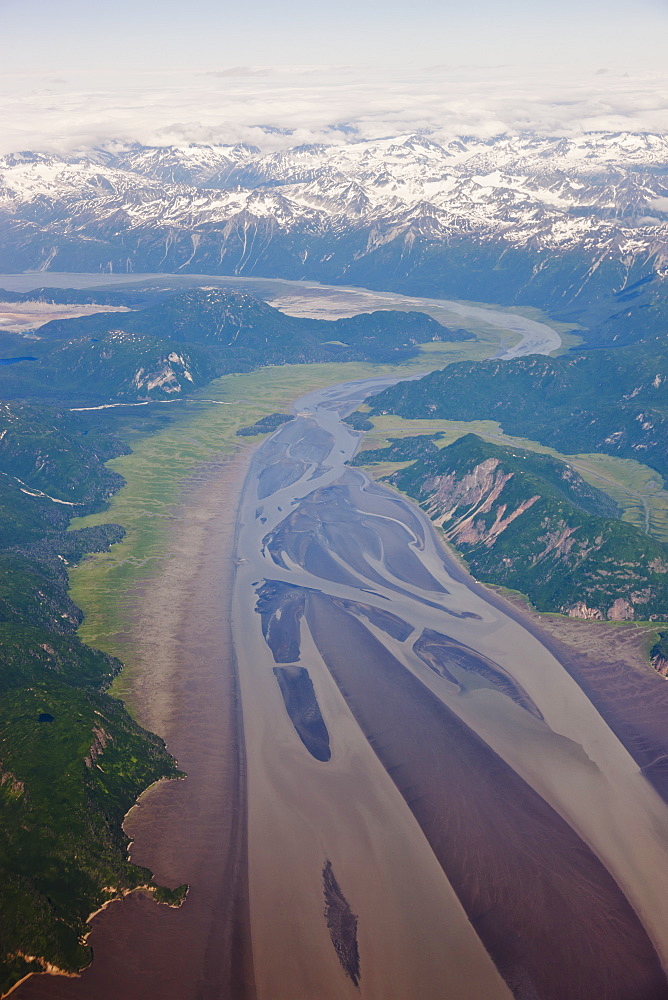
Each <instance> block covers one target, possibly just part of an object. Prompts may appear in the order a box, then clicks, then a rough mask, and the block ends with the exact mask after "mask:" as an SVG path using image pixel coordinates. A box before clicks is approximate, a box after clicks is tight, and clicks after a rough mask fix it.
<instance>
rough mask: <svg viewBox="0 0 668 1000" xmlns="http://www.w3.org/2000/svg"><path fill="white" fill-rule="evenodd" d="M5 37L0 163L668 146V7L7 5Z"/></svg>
mask: <svg viewBox="0 0 668 1000" xmlns="http://www.w3.org/2000/svg"><path fill="white" fill-rule="evenodd" d="M0 32H2V37H3V40H4V42H5V44H4V45H3V60H2V66H1V69H0V91H1V93H0V152H2V151H7V150H10V149H17V148H26V147H28V148H29V147H37V148H58V147H61V148H72V147H73V146H77V145H78V144H86V143H88V142H94V141H100V142H104V141H108V140H110V139H115V138H117V139H120V140H125V139H137V140H141V141H149V140H150V141H175V140H178V139H181V140H186V141H187V140H200V141H211V140H219V141H230V140H234V139H236V138H244V139H251V140H253V139H257V135H256V129H257V126H259V125H263V124H264V125H266V124H269V125H275V126H278V127H282V128H291V129H295V130H296V132H295V134H296V135H297V136H298V138H302V139H309V138H314V137H318V136H320V134H321V132H322V131H323V130H325V133H326V130H327V126H328V125H331V124H335V123H337V122H350V121H354V122H355V124H356V125H357V126H358V127H359V129H360V134H370V135H371V134H382V133H383V132H384V131H385V132H387V131H393V130H397V129H412V128H413V127H416V128H419V127H422V128H436V129H437V130H438V129H441V128H442V129H445V130H446V131H447V132H452V131H467V130H470V131H476V132H482V133H486V134H493V133H494V132H495V131H503V130H504V129H521V128H538V129H540V130H543V131H545V130H551V131H555V130H556V131H559V130H576V129H580V128H598V127H601V128H635V129H638V130H642V129H647V130H660V131H668V117H667V111H666V98H665V94H666V92H667V90H666V88H667V85H668V72H667V71H666V64H667V63H668V60H667V59H666V55H667V53H668V45H667V42H668V0H633V4H631V3H630V2H625V3H622V2H620V0H607V2H603V0H559V2H556V0H548V2H545V0H533V2H528V0H504V2H499V0H471V2H468V3H465V2H463V0H457V2H456V3H455V2H453V0H440V2H436V0H410V2H406V0H384V2H380V0H337V2H336V3H331V2H330V3H328V4H324V3H322V2H320V3H318V2H317V0H315V2H314V0H311V2H307V0H280V2H279V0H254V2H250V3H249V2H239V0H236V2H234V3H230V2H228V0H225V2H216V0H187V2H186V0H112V2H111V3H109V4H101V3H96V2H95V0H0ZM263 134H264V133H263ZM270 141H271V142H274V143H277V142H280V141H282V140H280V139H277V138H276V137H274V138H273V139H271V140H270Z"/></svg>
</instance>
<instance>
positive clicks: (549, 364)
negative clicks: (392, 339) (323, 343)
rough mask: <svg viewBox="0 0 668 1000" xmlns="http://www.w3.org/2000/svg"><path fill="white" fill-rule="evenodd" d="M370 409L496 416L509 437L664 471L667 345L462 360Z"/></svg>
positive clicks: (667, 457)
mask: <svg viewBox="0 0 668 1000" xmlns="http://www.w3.org/2000/svg"><path fill="white" fill-rule="evenodd" d="M370 411H371V413H372V414H380V413H396V414H399V415H400V416H403V417H412V418H416V417H420V418H424V417H427V418H440V419H445V420H496V421H498V422H499V423H500V424H501V425H502V427H503V429H504V431H505V432H506V433H507V434H512V435H515V436H518V437H527V438H531V439H532V440H534V441H540V442H541V444H545V445H549V446H551V447H552V448H555V449H556V450H557V451H561V452H566V453H567V454H573V453H575V452H595V451H600V452H604V453H605V454H608V455H619V456H621V457H623V458H635V459H637V460H638V461H640V462H643V463H644V464H646V465H650V466H652V467H653V468H655V469H657V470H658V471H659V472H660V473H661V474H662V475H668V347H667V346H666V343H665V338H662V339H661V340H653V341H649V342H647V343H644V344H637V345H635V346H633V347H624V348H615V349H612V350H598V351H589V352H587V353H584V352H577V353H572V354H571V353H569V354H564V355H562V356H561V357H558V358H548V357H542V356H537V355H533V356H529V357H525V358H517V359H515V360H513V361H498V360H491V361H481V362H459V363H457V364H453V365H450V366H449V367H448V368H446V369H444V370H443V371H438V372H432V373H431V374H430V375H426V376H425V377H424V378H422V379H420V380H419V381H417V382H404V383H403V384H398V385H396V386H392V387H391V388H389V389H386V390H385V391H384V392H381V393H379V394H378V395H377V396H375V397H374V398H373V399H371V400H370Z"/></svg>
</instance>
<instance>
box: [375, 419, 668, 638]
mask: <svg viewBox="0 0 668 1000" xmlns="http://www.w3.org/2000/svg"><path fill="white" fill-rule="evenodd" d="M416 454H417V455H419V457H418V458H417V460H416V461H414V462H413V463H412V464H411V465H410V466H408V467H407V468H404V469H402V470H400V471H398V472H395V473H393V474H391V475H390V476H389V477H388V480H389V482H391V483H393V484H394V485H396V486H398V487H399V489H401V490H403V491H404V492H406V493H408V494H409V496H412V497H414V498H415V499H417V500H418V501H419V502H420V504H421V506H422V507H424V508H425V510H426V511H427V512H428V514H429V515H430V517H431V518H432V520H434V522H435V523H436V524H437V525H438V526H439V527H441V528H442V529H443V531H444V534H445V537H446V539H447V540H448V541H449V542H451V543H452V544H453V545H454V546H455V547H456V548H457V549H458V550H459V551H460V552H461V553H462V554H463V555H464V557H465V558H466V560H467V561H468V563H469V565H470V567H471V572H472V573H473V574H474V576H476V577H477V578H479V579H481V580H483V581H486V582H490V583H496V584H502V585H503V586H505V587H510V588H511V589H513V590H519V591H521V592H522V593H524V594H527V595H528V596H529V597H530V599H531V601H532V602H533V604H534V605H535V606H536V607H537V608H538V609H539V610H541V611H559V612H562V613H565V614H569V615H572V616H574V617H580V618H596V619H604V618H611V619H615V620H621V619H627V618H641V619H648V618H658V619H661V620H663V619H668V547H666V546H664V545H661V544H660V543H659V542H656V541H654V540H653V539H651V538H649V537H648V536H647V535H644V534H643V533H642V532H640V531H639V530H638V529H637V528H635V527H634V526H632V525H630V524H627V523H625V522H623V521H619V520H617V519H615V517H614V515H615V510H614V505H611V503H610V501H609V499H608V498H607V497H605V496H604V495H603V494H601V493H600V491H598V490H595V489H594V488H593V487H591V486H588V485H587V484H586V483H585V482H584V480H582V479H581V477H580V476H579V475H578V473H577V472H575V470H574V469H572V468H571V467H570V466H567V465H565V464H564V463H563V462H558V461H556V460H555V459H553V458H550V457H548V456H547V455H538V454H536V453H534V452H527V451H520V450H518V449H514V448H512V449H511V448H503V447H498V446H496V445H491V444H488V443H486V442H484V441H483V440H482V439H481V438H479V437H477V436H476V435H474V434H468V435H466V436H465V437H462V438H459V439H458V440H457V441H455V442H454V443H453V444H451V445H449V446H448V447H446V448H443V449H439V448H437V447H436V446H435V445H434V444H433V443H431V447H430V446H429V443H427V442H425V440H424V439H411V438H406V439H404V440H401V441H396V442H394V445H393V446H391V447H390V448H386V449H381V450H379V451H377V452H375V451H364V452H362V453H360V455H359V456H358V458H357V464H362V463H364V464H370V463H373V462H374V461H388V460H390V461H403V460H406V459H413V458H414V457H415V455H416ZM617 513H618V512H617ZM611 514H612V515H613V516H612V517H611V516H610V515H611Z"/></svg>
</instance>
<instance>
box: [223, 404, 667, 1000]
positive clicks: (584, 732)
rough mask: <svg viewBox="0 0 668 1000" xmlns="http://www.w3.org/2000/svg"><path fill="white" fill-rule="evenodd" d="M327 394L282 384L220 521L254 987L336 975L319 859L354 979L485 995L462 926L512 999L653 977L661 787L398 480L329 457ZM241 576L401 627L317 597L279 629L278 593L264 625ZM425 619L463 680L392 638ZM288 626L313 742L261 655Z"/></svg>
mask: <svg viewBox="0 0 668 1000" xmlns="http://www.w3.org/2000/svg"><path fill="white" fill-rule="evenodd" d="M354 391H355V390H354V388H351V389H350V390H349V393H350V395H353V394H354ZM357 391H359V390H357ZM338 393H339V396H338V397H337V390H329V392H325V393H321V394H317V395H316V394H313V395H312V396H311V397H307V398H306V399H305V400H302V401H300V407H301V413H300V418H299V420H298V421H295V422H294V423H293V425H287V426H286V428H285V429H282V430H281V431H279V432H277V434H276V435H274V436H273V438H272V439H271V440H270V441H269V443H268V446H267V449H266V452H265V451H261V452H260V453H259V454H258V458H257V465H256V467H255V468H254V470H253V471H252V472H251V475H250V476H249V482H248V485H247V498H246V502H245V505H244V513H243V516H242V524H241V530H240V535H239V548H238V554H239V556H241V557H242V558H243V559H244V560H245V561H244V562H243V564H242V565H241V566H240V568H239V571H238V573H237V579H236V583H235V588H236V591H237V594H236V595H235V603H234V619H235V635H236V636H237V637H238V638H237V645H238V649H239V671H240V681H241V690H242V700H243V704H244V717H245V726H246V734H247V737H248V788H249V866H250V867H249V877H250V906H251V928H252V935H253V943H254V955H255V970H256V984H257V989H258V997H259V998H260V1000H265V998H266V1000H282V998H283V997H284V998H285V1000H288V998H289V997H294V996H299V997H301V996H305V997H309V996H314V997H318V998H319V997H321V996H322V997H323V998H328V997H330V996H331V997H332V998H334V997H339V996H341V997H345V996H347V995H348V994H347V993H346V990H347V989H351V988H352V983H351V981H350V980H349V979H347V978H346V977H345V973H344V972H343V970H342V968H341V965H340V964H339V963H338V959H337V957H336V952H335V949H334V948H333V947H332V942H331V940H330V937H329V934H328V932H327V927H326V922H325V920H324V919H323V899H322V890H321V885H320V873H321V871H322V867H323V864H324V863H326V861H327V860H331V863H332V866H333V872H334V874H335V877H336V879H337V884H338V885H339V886H340V890H341V893H342V895H343V896H344V897H345V899H346V900H347V901H348V904H349V906H350V911H351V913H352V914H354V915H355V916H356V917H357V919H358V939H359V954H360V980H359V990H360V994H361V995H362V996H363V997H367V996H368V997H376V996H377V997H383V998H392V1000H394V998H403V997H406V998H409V997H411V998H412V997H415V996H419V997H432V996H433V997H443V996H452V997H459V996H462V997H464V996H469V995H471V994H472V995H473V996H476V997H485V998H486V1000H487V997H490V996H495V995H497V993H498V991H499V990H502V989H504V986H503V984H501V983H499V981H498V980H497V981H496V982H495V983H494V985H493V986H492V985H491V984H490V985H487V986H482V985H481V983H480V982H479V981H478V982H475V981H474V980H473V979H472V974H473V972H475V973H476V974H478V975H479V974H481V973H486V974H489V966H488V965H485V964H483V963H482V962H481V961H479V960H475V959H474V958H473V955H474V951H475V948H476V946H478V947H479V945H480V943H481V941H483V942H484V943H485V945H486V947H487V948H488V949H490V951H491V952H492V953H493V955H494V958H495V961H496V963H497V967H498V969H500V970H502V971H503V974H504V976H505V977H506V979H507V981H508V983H512V986H513V989H515V990H516V991H517V994H516V995H517V996H520V997H522V998H524V997H527V998H529V997H531V998H533V997H541V998H543V997H546V998H547V997H549V998H550V1000H562V998H566V997H568V998H569V1000H573V998H576V997H577V998H578V1000H590V998H591V997H593V996H596V998H597V1000H608V998H615V1000H641V998H642V1000H659V998H661V1000H663V998H665V997H666V996H667V995H668V985H667V984H666V979H665V975H664V974H663V972H662V971H661V967H660V964H659V961H658V959H657V954H656V953H655V951H654V948H655V949H656V951H657V952H658V953H659V955H660V956H661V958H662V959H663V960H664V962H665V963H667V964H668V936H667V934H666V927H667V926H668V891H667V890H668V884H667V881H666V879H667V876H668V864H667V860H668V853H667V846H668V811H667V810H666V806H665V804H664V803H663V802H662V801H661V800H660V798H659V796H658V795H657V793H656V791H655V790H654V789H653V788H652V787H651V785H650V784H649V783H648V782H647V781H646V780H645V778H644V777H643V775H642V774H641V772H640V771H639V768H638V765H637V763H636V761H634V759H633V757H632V756H631V754H630V753H629V749H628V748H627V746H625V745H624V744H623V742H622V741H620V738H619V736H618V735H616V734H615V732H613V730H612V729H611V728H610V726H609V725H607V724H606V721H605V720H604V719H603V718H602V717H601V714H599V711H597V707H596V705H595V704H592V701H591V700H590V698H589V697H588V696H587V693H586V692H585V691H584V690H583V687H584V685H583V687H581V686H580V685H579V684H578V683H577V682H576V677H575V674H574V672H571V676H569V670H568V669H564V667H565V664H563V663H562V662H560V659H559V658H558V657H557V656H555V655H554V654H553V652H552V651H551V649H550V648H548V645H546V644H545V643H543V642H542V641H541V640H540V637H539V634H538V631H537V630H536V629H535V628H531V627H528V628H527V627H526V626H527V625H530V623H529V622H528V621H526V620H523V619H522V616H521V614H519V613H518V612H515V611H514V610H513V609H511V608H507V607H504V605H503V602H502V601H500V600H497V599H496V598H495V597H494V596H493V595H490V594H489V592H488V591H486V590H485V589H484V588H482V587H480V586H479V585H476V584H475V583H474V582H473V581H472V580H471V579H470V577H468V575H467V574H466V573H464V572H463V571H462V570H461V569H460V568H459V567H458V565H457V564H456V563H454V562H453V561H452V559H451V558H449V556H448V555H447V553H446V552H445V550H444V549H443V548H442V546H441V545H440V543H439V542H438V539H437V537H436V534H435V531H434V529H433V527H432V526H431V525H430V524H429V522H428V521H426V519H425V518H424V517H423V516H422V515H420V514H419V512H418V511H417V510H416V508H415V507H414V506H413V505H412V504H411V503H410V502H408V501H407V500H405V499H404V498H402V497H399V496H397V495H393V494H391V493H390V492H389V491H387V490H386V489H384V488H382V487H378V486H377V485H374V484H372V483H370V482H369V480H368V479H367V477H366V476H364V475H363V474H362V473H361V472H359V471H357V470H354V471H353V470H348V471H345V472H344V471H343V465H342V462H343V461H344V459H345V456H346V455H347V454H350V453H352V450H354V443H355V441H354V439H355V436H354V435H353V434H351V432H350V431H349V430H346V429H345V428H342V427H341V425H340V424H339V423H338V417H337V410H338V409H340V407H341V405H345V403H343V404H342V402H341V401H342V400H345V390H341V388H339V390H338ZM320 403H323V404H324V405H325V409H324V410H323V408H322V406H320ZM319 406H320V408H318V407H319ZM311 412H313V413H314V414H315V420H316V423H317V424H318V425H319V426H320V427H321V428H322V429H324V430H325V431H326V432H327V433H328V434H330V435H331V437H332V447H331V452H330V455H329V456H328V457H327V459H326V461H325V462H324V463H323V462H322V456H318V461H319V463H320V464H319V466H318V468H317V469H315V468H312V467H310V468H309V467H308V466H309V461H311V462H313V461H314V460H313V459H309V458H308V457H307V452H308V449H309V446H310V428H311V425H312V423H313V418H311V417H310V416H309V413H311ZM300 428H301V430H300ZM320 436H321V437H322V435H320ZM342 455H343V458H342V457H341V456H342ZM305 462H306V464H307V469H306V471H305V473H304V476H303V478H302V479H299V480H297V478H296V477H297V474H299V473H300V472H301V471H302V470H303V464H304V463H305ZM272 463H274V464H275V470H276V474H274V473H273V472H272V471H271V469H269V470H267V465H268V464H269V465H271V464H272ZM291 465H292V467H293V469H294V472H295V475H294V476H290V475H286V473H287V472H289V471H290V468H291ZM260 474H261V478H260ZM290 480H294V482H293V485H290V486H286V485H285V484H286V483H287V482H288V481H290ZM254 484H256V485H254ZM257 484H261V488H258V485H257ZM260 495H261V497H262V499H260ZM304 497H307V499H303V498H304ZM262 579H274V580H276V581H279V582H280V581H282V582H283V583H286V584H292V585H293V586H295V585H297V586H300V587H305V588H311V589H312V590H315V591H323V592H324V593H326V594H329V595H331V596H332V597H335V598H337V599H338V600H339V602H341V600H343V601H350V602H355V601H360V600H361V599H362V600H363V601H364V602H368V604H369V605H373V606H375V607H376V608H377V609H383V610H390V609H391V610H392V612H394V613H395V614H396V615H397V616H398V617H399V618H400V619H402V620H403V621H404V622H410V623H411V624H412V625H413V626H414V628H415V632H414V634H413V635H412V636H411V637H406V635H405V632H404V633H403V639H402V634H401V633H400V631H398V632H397V636H394V637H393V635H392V634H391V633H388V632H387V631H385V630H384V629H383V628H382V626H383V624H384V623H383V622H382V620H381V619H378V621H377V622H376V623H373V622H372V621H370V620H368V615H367V616H366V618H367V621H368V624H367V621H365V622H364V629H363V630H362V631H360V629H359V628H358V627H357V626H356V624H355V621H354V619H353V622H352V624H351V623H349V622H347V621H346V618H347V616H346V614H344V613H342V612H341V611H339V610H334V607H335V608H337V609H340V607H341V604H340V603H339V604H338V605H334V606H332V605H331V604H330V605H329V607H330V611H329V612H328V613H327V614H324V613H320V615H319V617H318V616H316V617H313V614H314V613H313V612H310V613H309V614H308V615H307V619H308V620H307V624H304V623H302V627H301V643H300V645H301V648H300V649H299V647H295V645H294V637H292V638H291V636H292V632H293V630H294V627H293V624H292V622H293V621H294V620H295V618H294V613H293V610H292V603H294V602H291V603H290V605H289V607H290V610H288V604H286V605H285V611H286V619H285V621H284V620H283V617H282V612H281V617H280V618H279V619H278V621H279V626H280V627H279V628H278V629H277V630H276V636H275V641H274V638H273V637H272V635H273V633H268V638H267V640H265V638H264V637H263V635H262V630H261V626H260V621H259V618H260V616H259V615H257V614H255V613H254V612H253V611H252V610H251V609H252V604H253V594H254V591H255V588H256V586H257V582H258V581H261V580H262ZM362 594H364V597H363V598H362V597H361V595H362ZM314 600H315V599H314ZM311 603H313V601H312V600H311V599H310V598H309V605H310V604H311ZM314 607H318V605H317V603H316V604H315V605H314ZM352 613H353V614H355V610H354V608H352ZM332 622H335V623H336V624H335V625H332ZM314 629H315V631H314ZM424 629H430V630H433V631H434V632H439V633H441V634H443V635H445V636H450V637H451V640H447V641H446V645H447V643H448V642H450V648H452V643H453V642H454V644H455V645H456V644H457V643H459V644H462V646H468V647H469V650H470V651H472V652H470V653H469V654H467V655H468V659H469V661H471V662H476V663H477V668H476V669H470V666H469V667H467V657H462V656H461V655H460V656H459V657H458V658H456V659H455V662H454V663H453V669H454V670H456V671H457V680H458V681H460V680H461V684H460V683H453V682H452V680H451V679H448V678H447V676H446V675H445V674H444V675H439V674H438V673H437V672H435V671H434V670H433V669H431V668H430V666H429V663H428V662H425V660H424V659H422V658H421V657H420V656H419V655H418V654H417V652H416V651H414V650H413V647H412V644H413V642H414V641H415V640H416V639H417V638H418V637H419V635H420V634H421V633H422V631H423V630H424ZM367 634H368V635H371V636H375V637H376V640H377V645H376V646H373V643H371V644H369V643H370V642H371V640H365V639H364V638H363V637H364V635H367ZM314 639H315V641H314ZM270 640H271V641H270ZM268 643H269V645H268ZM295 648H296V652H295V653H291V654H290V655H293V656H295V657H296V656H298V657H299V660H298V662H299V663H300V664H301V665H303V666H304V667H306V668H307V669H308V671H309V674H310V676H311V678H312V680H313V684H314V688H315V694H316V697H317V700H318V704H319V707H320V710H321V712H322V717H323V719H324V722H325V724H326V726H327V728H328V731H329V733H330V738H331V746H332V759H331V761H330V762H328V763H321V762H317V761H315V760H314V759H313V758H312V757H311V756H310V755H308V753H307V751H306V750H305V748H304V746H303V745H302V744H301V742H300V741H299V739H298V736H297V734H296V732H295V729H294V727H293V726H292V725H291V723H290V720H289V718H288V715H287V712H286V710H285V706H284V704H283V703H282V699H281V697H280V693H279V691H278V686H277V684H276V682H275V679H274V677H273V665H274V662H275V660H274V657H275V656H276V654H277V653H279V654H280V656H281V662H284V660H283V656H284V655H285V650H287V649H295ZM460 648H461V647H460ZM372 650H376V652H375V653H372ZM382 650H385V653H384V654H382V653H381V651H382ZM473 653H477V654H482V655H481V656H480V655H479V656H478V659H477V661H475V656H473V655H472V654H473ZM323 656H324V659H323ZM374 657H375V659H374ZM383 657H384V659H383ZM451 660H452V657H451ZM325 661H327V662H326V664H325ZM383 662H384V663H385V667H384V666H383ZM494 664H497V665H498V668H499V669H498V671H496V673H495V672H494V670H493V665H494ZM490 674H492V675H493V683H492V681H491V680H490ZM600 681H601V685H602V687H603V688H605V687H606V679H605V677H604V676H601V678H600ZM607 694H608V695H611V694H614V692H612V693H611V692H610V691H608V692H607ZM396 695H398V699H397V698H395V696H396ZM434 696H435V698H434ZM393 699H394V700H393ZM430 699H432V700H430ZM421 705H422V706H423V707H422V708H421V707H420V706H421ZM439 705H440V706H441V707H438V706H439ZM428 706H430V707H428ZM444 709H447V711H445V710H444ZM449 713H451V714H449ZM448 719H449V720H450V721H449V722H448ZM459 720H461V722H460V721H459ZM462 724H463V727H462ZM439 733H440V734H441V736H440V737H439ZM467 733H468V734H469V735H466V734H467ZM369 747H371V748H372V749H373V750H374V757H375V762H374V761H373V760H371V759H369V757H368V749H369ZM423 755H424V756H423ZM439 761H440V762H441V763H440V764H439ZM379 765H383V766H381V767H379ZM449 767H451V768H452V770H453V772H454V773H453V774H450V773H449ZM390 777H391V780H392V785H391V786H390V785H388V778H390ZM476 789H477V791H476ZM504 789H505V791H504ZM397 792H399V793H400V795H399V797H398V796H397ZM441 798H442V801H440V799H441ZM504 801H505V808H504ZM429 803H432V805H431V806H430V807H429V808H427V805H428V804H429ZM408 807H410V808H408ZM476 810H478V811H479V821H478V822H476V819H475V816H476ZM407 811H408V813H409V815H407ZM452 812H454V815H452V814H451V813H452ZM362 817H363V823H362ZM411 818H416V819H418V820H419V826H418V829H417V830H416V829H415V827H414V826H412V825H411V823H410V819H411ZM420 828H421V829H420ZM485 831H487V832H485ZM425 834H426V837H425ZM497 834H498V835H497ZM430 845H431V847H430ZM432 848H433V851H432ZM433 852H435V853H436V855H437V856H438V859H439V861H440V862H441V868H440V875H438V876H437V875H436V874H435V872H434V869H433V863H434V860H435V857H434V853H433ZM606 869H607V870H606ZM428 871H430V872H431V875H429V876H428V877H427V878H425V877H424V876H422V875H421V873H425V875H426V874H427V872H428ZM375 872H379V873H382V876H381V877H383V884H382V886H379V884H378V882H379V879H378V878H376V877H374V876H375ZM370 873H371V874H370ZM444 876H447V878H446V877H444ZM611 876H612V877H611ZM615 882H617V885H615ZM620 889H621V891H620ZM455 890H456V891H455ZM471 890H473V894H471ZM624 897H626V898H624ZM462 903H463V904H464V908H465V909H466V912H467V913H468V915H469V917H470V918H471V919H472V920H474V921H475V928H476V930H477V931H478V932H479V935H480V936H479V937H478V934H474V933H473V927H472V925H471V924H470V923H468V921H466V920H463V919H462V917H463V912H462ZM634 911H635V912H634ZM277 912H280V913H281V915H282V919H281V920H280V921H277V920H276V919H275V914H276V913H277ZM416 913H419V916H417V918H416ZM407 917H408V918H409V919H406V918H407ZM434 932H436V933H434ZM456 938H458V943H457V945H456V946H454V947H453V941H454V940H455V939H456ZM462 942H464V944H462ZM653 946H654V947H653ZM438 949H440V951H439V953H438V955H437V954H436V952H437V950H438ZM592 955H598V956H599V958H597V959H595V960H594V959H592V957H591V956H592ZM455 956H456V957H455ZM462 958H463V959H464V961H463V962H462V961H461V960H462ZM395 962H396V963H397V964H396V965H395V964H394V963H395ZM337 974H338V977H339V980H338V982H337V979H336V976H337ZM370 976H373V977H375V978H373V979H371V980H370ZM492 989H493V990H494V991H497V992H494V993H492V992H490V991H491V990H492Z"/></svg>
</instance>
